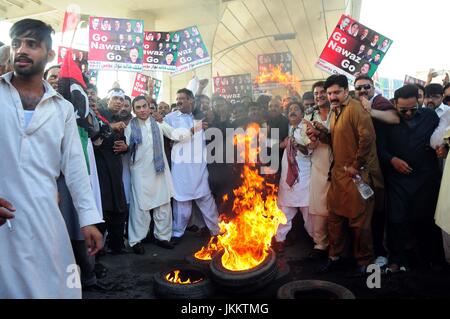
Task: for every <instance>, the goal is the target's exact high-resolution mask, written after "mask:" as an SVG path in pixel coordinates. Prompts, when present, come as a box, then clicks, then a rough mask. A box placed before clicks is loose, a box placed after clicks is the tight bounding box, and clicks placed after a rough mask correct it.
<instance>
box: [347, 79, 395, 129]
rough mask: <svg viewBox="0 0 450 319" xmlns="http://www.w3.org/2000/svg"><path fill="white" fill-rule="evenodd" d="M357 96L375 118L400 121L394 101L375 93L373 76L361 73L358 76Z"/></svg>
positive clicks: (392, 122) (389, 122)
mask: <svg viewBox="0 0 450 319" xmlns="http://www.w3.org/2000/svg"><path fill="white" fill-rule="evenodd" d="M355 96H356V98H357V99H358V100H359V101H360V102H361V103H362V105H363V106H364V108H365V109H366V111H368V112H369V113H370V115H371V116H372V118H373V119H376V120H379V121H381V122H384V123H387V124H397V123H399V122H400V119H399V117H398V115H397V112H396V110H395V108H394V106H393V105H392V103H391V102H389V100H387V99H386V98H384V97H383V96H382V95H381V94H375V86H374V83H373V80H372V78H371V77H369V76H367V75H360V76H358V77H357V78H356V80H355ZM375 130H376V127H375Z"/></svg>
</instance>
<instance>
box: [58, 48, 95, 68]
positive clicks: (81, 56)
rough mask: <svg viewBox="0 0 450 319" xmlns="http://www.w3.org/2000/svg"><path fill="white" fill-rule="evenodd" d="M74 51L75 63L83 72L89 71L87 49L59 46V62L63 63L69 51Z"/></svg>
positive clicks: (73, 58)
mask: <svg viewBox="0 0 450 319" xmlns="http://www.w3.org/2000/svg"><path fill="white" fill-rule="evenodd" d="M70 51H71V52H72V60H74V61H75V63H76V64H77V65H78V67H79V68H80V70H81V72H83V73H84V72H87V70H88V53H87V51H83V50H76V49H71V48H68V47H58V64H62V63H63V61H64V58H65V57H66V55H67V52H70Z"/></svg>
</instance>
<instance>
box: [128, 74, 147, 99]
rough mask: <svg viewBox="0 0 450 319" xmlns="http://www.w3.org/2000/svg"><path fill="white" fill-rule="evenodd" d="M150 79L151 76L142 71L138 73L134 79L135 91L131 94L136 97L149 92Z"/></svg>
mask: <svg viewBox="0 0 450 319" xmlns="http://www.w3.org/2000/svg"><path fill="white" fill-rule="evenodd" d="M149 79H150V77H149V76H147V75H145V74H142V73H137V74H136V78H135V79H134V85H133V91H132V92H131V96H132V97H135V96H139V95H144V94H148V90H147V83H148V80H149Z"/></svg>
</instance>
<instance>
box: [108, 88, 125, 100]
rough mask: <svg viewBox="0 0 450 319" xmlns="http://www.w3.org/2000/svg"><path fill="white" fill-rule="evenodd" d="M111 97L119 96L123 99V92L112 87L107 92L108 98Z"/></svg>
mask: <svg viewBox="0 0 450 319" xmlns="http://www.w3.org/2000/svg"><path fill="white" fill-rule="evenodd" d="M113 97H121V98H122V99H125V93H124V92H123V91H122V90H121V89H112V90H111V91H109V93H108V99H111V98H113Z"/></svg>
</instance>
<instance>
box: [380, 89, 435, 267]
mask: <svg viewBox="0 0 450 319" xmlns="http://www.w3.org/2000/svg"><path fill="white" fill-rule="evenodd" d="M418 95H419V94H418V88H417V86H415V85H406V86H404V87H402V88H400V89H398V90H397V91H395V96H394V101H395V108H396V109H397V112H398V114H399V116H400V123H399V124H395V125H388V126H386V127H385V129H384V133H385V138H382V139H381V140H380V141H379V143H380V145H379V147H380V160H381V161H382V163H383V164H384V165H385V167H386V168H387V169H386V170H385V172H384V173H385V174H384V175H385V185H386V195H387V215H388V223H387V239H388V242H387V246H388V250H389V263H390V266H389V268H388V270H389V271H391V272H398V271H407V270H408V268H409V267H410V266H414V264H415V265H417V266H419V265H423V266H427V267H429V266H432V267H433V266H436V265H439V264H441V263H442V262H443V248H442V238H441V236H440V232H439V230H438V228H437V226H436V225H435V223H434V218H433V216H434V212H435V208H436V203H437V197H438V192H439V178H440V171H439V165H438V160H437V156H436V152H435V151H434V150H433V149H432V148H431V147H430V145H429V141H430V138H431V135H432V134H433V132H434V130H435V129H436V127H437V126H438V124H439V117H438V116H437V115H436V113H435V112H433V111H432V110H430V109H428V108H422V107H420V106H419V102H418ZM417 252H418V253H419V254H417ZM413 256H420V257H419V258H420V260H419V259H417V257H415V258H414V257H413Z"/></svg>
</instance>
